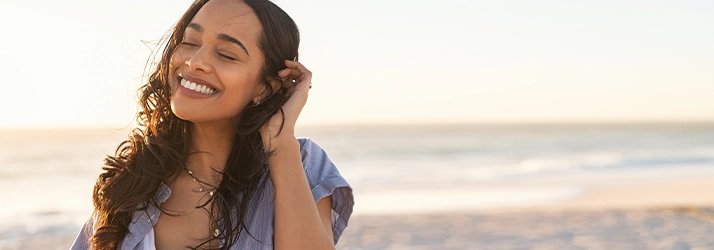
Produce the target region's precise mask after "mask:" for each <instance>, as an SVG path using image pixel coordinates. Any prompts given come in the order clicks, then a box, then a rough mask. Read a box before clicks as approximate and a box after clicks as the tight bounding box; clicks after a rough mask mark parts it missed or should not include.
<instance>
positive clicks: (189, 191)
mask: <svg viewBox="0 0 714 250" xmlns="http://www.w3.org/2000/svg"><path fill="white" fill-rule="evenodd" d="M298 44H299V34H298V30H297V26H296V25H295V23H294V22H293V20H292V19H291V18H290V17H289V16H288V15H287V14H286V13H285V12H283V11H282V10H281V9H280V8H279V7H277V6H276V5H275V4H273V3H271V2H269V1H267V0H245V1H239V0H210V1H209V0H198V1H196V2H194V3H193V5H192V6H191V7H189V9H188V10H187V11H186V13H185V14H184V16H183V17H181V19H180V20H179V22H178V23H177V25H176V26H175V28H174V30H173V33H172V34H171V37H170V39H169V41H168V43H167V45H166V48H165V50H164V52H163V55H162V58H161V60H160V62H159V63H158V65H157V66H156V69H155V71H154V72H153V74H151V76H150V78H149V81H148V83H146V84H145V85H144V86H143V87H142V88H141V89H140V100H139V106H140V107H141V111H140V112H139V114H138V115H137V122H138V124H139V125H140V127H139V128H137V129H135V130H134V131H133V132H132V133H131V134H130V135H129V139H128V140H126V141H124V142H123V143H121V144H120V146H119V147H118V149H117V151H116V153H115V155H114V156H107V157H106V159H105V165H104V167H103V169H104V170H105V172H104V173H102V174H101V175H100V176H99V178H98V179H97V182H96V185H95V188H94V194H93V201H94V208H95V209H94V213H93V214H92V216H91V217H90V219H89V220H88V221H87V223H86V224H85V225H84V228H83V229H82V231H81V232H80V233H79V235H78V237H77V239H76V241H75V243H74V245H73V246H72V249H88V248H91V249H119V248H120V249H181V248H190V249H238V248H240V249H288V248H289V249H334V245H335V244H336V243H337V241H338V240H339V238H340V236H341V234H342V232H343V230H344V229H345V227H346V226H347V222H348V220H349V218H350V215H351V212H352V207H353V205H354V201H353V195H352V189H351V187H350V186H349V184H348V183H347V181H346V180H345V179H344V178H343V177H342V176H341V175H340V173H339V171H338V170H337V168H336V167H335V165H334V164H333V163H332V161H331V160H330V159H329V158H328V157H327V154H326V153H325V151H324V150H322V149H321V148H320V147H319V146H318V145H317V144H316V143H315V142H313V141H311V140H309V139H305V138H300V139H297V138H296V137H295V135H294V134H295V132H294V130H295V123H296V121H297V118H298V116H299V114H300V111H301V110H302V108H303V107H304V105H305V103H306V101H307V96H308V90H309V88H310V84H311V83H310V81H311V78H312V73H311V72H310V71H309V70H307V69H306V68H305V67H304V66H303V65H302V64H301V63H299V62H297V61H296V59H297V57H298ZM287 59H293V60H287Z"/></svg>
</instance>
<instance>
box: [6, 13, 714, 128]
mask: <svg viewBox="0 0 714 250" xmlns="http://www.w3.org/2000/svg"><path fill="white" fill-rule="evenodd" d="M190 2H191V1H188V0H153V1H146V0H123V1H110V0H91V1H90V0H71V1H69V0H24V1H12V2H10V1H2V3H0V9H2V10H3V15H0V25H2V27H1V28H2V31H0V32H2V34H3V35H2V39H0V48H2V49H0V58H1V59H2V62H0V66H2V67H0V73H1V74H2V75H3V78H4V82H5V84H3V85H2V88H3V89H2V91H0V117H2V118H0V127H27V126H33V127H34V126H42V127H48V126H113V127H122V126H124V125H127V124H130V123H131V122H132V120H133V116H134V113H135V111H136V106H135V99H134V96H135V90H136V89H137V88H138V87H139V85H140V84H141V83H140V79H141V76H142V73H143V70H144V66H145V64H146V60H147V58H148V57H149V55H150V50H149V48H150V47H147V46H145V45H144V44H143V43H142V41H151V40H156V39H158V38H160V37H161V36H162V35H164V34H165V32H166V31H167V30H168V29H169V28H170V27H171V26H172V25H173V24H174V23H175V22H176V21H177V20H178V18H179V17H180V16H181V15H182V14H183V12H184V11H185V9H186V8H187V7H188V5H190ZM275 2H276V3H277V4H278V5H279V6H281V7H283V9H285V10H286V11H287V12H288V14H290V15H291V16H292V17H293V18H294V19H295V20H296V22H297V23H298V26H299V27H300V30H301V33H302V44H301V50H300V53H301V55H300V56H301V62H303V63H304V64H305V65H306V66H307V67H308V68H309V69H310V70H312V71H313V73H314V78H313V86H314V87H313V89H312V90H311V93H310V99H309V100H308V104H307V106H306V107H305V110H304V111H303V114H302V115H301V118H300V123H301V124H333V123H394V122H399V123H409V122H430V123H453V122H459V123H463V122H469V123H471V122H473V123H485V122H489V123H491V122H623V121H624V122H627V121H631V122H638V121H671V122H677V121H714V28H712V27H714V1H711V0H701V1H622V0H617V1H609V0H607V1H603V0H598V1H572V0H571V1H566V0H563V1H533V0H523V1H509V0H488V1H485V0H484V1H479V0H458V1H457V0H441V1H437V0H431V1H425V0H362V1H334V0H330V1H328V0H300V1H288V0H279V1H275Z"/></svg>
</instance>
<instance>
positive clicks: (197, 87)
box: [181, 78, 216, 95]
mask: <svg viewBox="0 0 714 250" xmlns="http://www.w3.org/2000/svg"><path fill="white" fill-rule="evenodd" d="M181 86H183V87H184V88H187V89H190V90H193V91H196V92H198V93H202V94H206V95H212V94H213V93H216V90H215V89H212V88H210V87H208V86H206V85H201V84H197V83H195V82H192V81H189V80H186V79H183V78H182V79H181Z"/></svg>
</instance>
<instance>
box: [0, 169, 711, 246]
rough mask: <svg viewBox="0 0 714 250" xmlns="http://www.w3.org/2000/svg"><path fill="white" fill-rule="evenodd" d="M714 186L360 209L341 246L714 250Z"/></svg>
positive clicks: (636, 185) (37, 239)
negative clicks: (445, 207)
mask: <svg viewBox="0 0 714 250" xmlns="http://www.w3.org/2000/svg"><path fill="white" fill-rule="evenodd" d="M531 184H532V183H531ZM711 190H714V177H711V176H709V177H707V176H702V177H697V178H695V177H693V178H691V179H689V180H686V179H675V180H666V179H659V180H651V179H650V180H646V181H644V182H640V181H632V182H631V183H630V184H627V183H619V184H617V185H611V186H593V187H590V189H588V190H583V191H582V192H581V193H580V194H579V195H577V196H576V197H572V198H569V199H565V200H561V201H557V202H547V203H541V204H537V205H529V206H516V207H507V206H504V207H500V208H496V207H489V208H478V209H473V210H463V209H461V210H453V211H442V212H429V213H411V214H409V213H406V214H396V213H389V214H383V215H380V214H376V213H372V214H370V213H359V212H357V213H355V215H354V216H353V218H352V220H351V221H350V225H349V227H348V228H347V230H346V231H345V233H344V235H343V236H342V238H341V240H340V242H339V244H338V247H337V248H338V249H714V237H711V235H713V234H714V194H713V193H712V192H711ZM357 201H358V202H359V201H360V200H359V196H357ZM73 238H74V235H73V234H72V235H70V234H56V233H55V234H38V235H35V236H33V237H28V238H23V239H17V240H14V241H12V242H5V243H2V244H0V249H67V248H68V246H69V245H70V244H71V242H72V240H73Z"/></svg>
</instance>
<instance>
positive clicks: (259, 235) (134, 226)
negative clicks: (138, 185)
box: [71, 138, 354, 250]
mask: <svg viewBox="0 0 714 250" xmlns="http://www.w3.org/2000/svg"><path fill="white" fill-rule="evenodd" d="M298 141H299V142H300V155H301V156H302V164H303V168H304V169H305V176H306V177H307V180H308V183H309V185H310V189H311V190H312V196H313V198H314V200H315V202H316V203H317V201H319V200H320V199H322V198H324V197H327V196H331V199H332V235H333V236H334V239H335V245H336V244H337V241H338V240H339V239H340V236H341V235H342V232H343V231H344V230H345V228H346V227H347V222H348V221H349V219H350V215H352V207H353V206H354V197H353V195H352V187H350V186H349V184H348V183H347V181H346V180H345V179H344V178H343V177H342V175H340V172H339V171H338V170H337V167H335V164H334V163H332V161H331V160H330V158H329V157H328V156H327V153H325V151H324V150H323V149H322V148H321V147H320V146H319V145H317V144H316V143H315V142H313V141H312V140H310V139H308V138H299V139H298ZM259 185H260V186H259V189H258V191H257V192H256V194H255V195H254V197H253V199H252V200H251V203H250V205H249V210H248V214H247V215H246V218H245V224H246V227H247V229H248V232H250V235H248V234H246V233H242V234H241V235H240V237H239V238H238V242H237V243H236V244H235V245H233V246H232V247H231V249H273V236H274V233H275V204H274V197H275V193H274V190H273V182H272V180H271V179H270V174H268V173H266V176H264V178H263V179H262V180H261V182H260V184H259ZM170 195H171V189H169V187H168V186H166V185H164V184H162V185H161V186H160V187H159V190H158V191H157V192H156V195H155V196H154V199H155V200H156V202H157V203H158V204H161V203H163V202H164V201H166V199H168V198H169V196H170ZM160 214H161V211H159V209H158V208H157V207H155V206H149V207H148V208H147V209H146V210H141V211H136V212H134V214H133V216H132V221H131V224H129V233H127V234H126V236H125V237H124V241H123V242H122V243H121V245H120V247H119V248H118V249H122V250H140V249H141V250H147V249H154V248H153V246H154V244H152V242H146V241H147V240H151V239H153V237H152V236H153V230H152V229H153V227H154V225H156V222H157V221H158V218H159V215H160ZM95 216H96V214H93V216H90V218H89V220H88V221H87V222H86V223H85V224H84V226H83V227H82V230H81V231H80V232H79V234H78V235H77V238H76V239H75V241H74V244H73V245H72V247H71V250H79V249H89V242H88V239H89V237H91V235H92V233H93V232H94V227H93V226H94V220H95V218H96V217H95ZM244 232H245V231H244ZM148 234H152V235H148ZM147 236H148V237H147Z"/></svg>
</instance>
